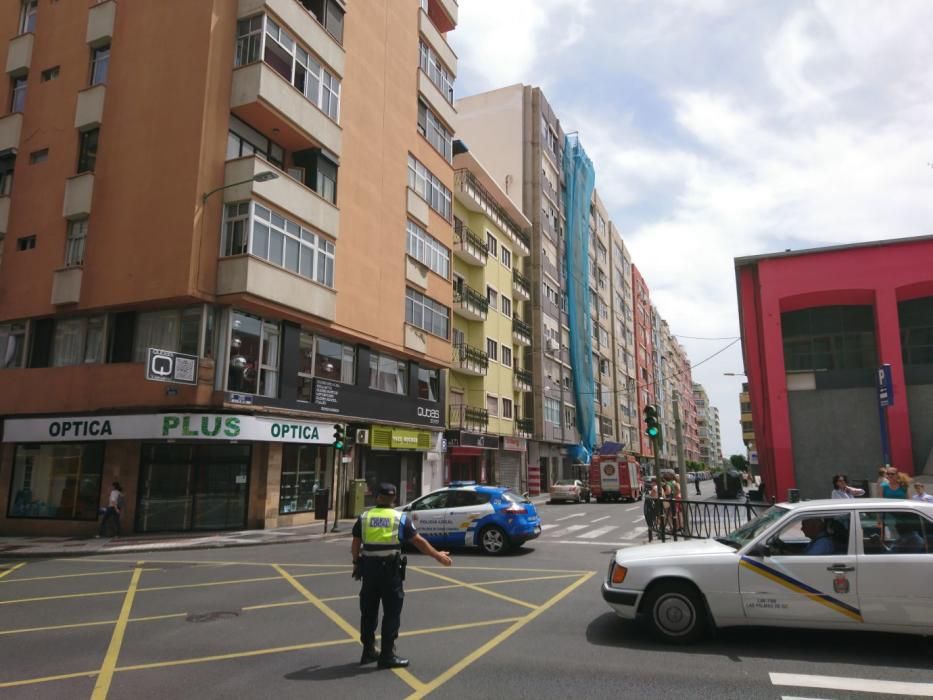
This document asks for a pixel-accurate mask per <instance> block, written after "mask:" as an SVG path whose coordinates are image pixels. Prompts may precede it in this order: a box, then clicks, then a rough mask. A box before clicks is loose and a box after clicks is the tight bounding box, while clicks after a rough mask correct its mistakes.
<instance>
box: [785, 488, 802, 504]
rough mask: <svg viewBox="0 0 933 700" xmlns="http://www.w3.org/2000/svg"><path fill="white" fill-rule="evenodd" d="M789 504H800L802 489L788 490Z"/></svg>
mask: <svg viewBox="0 0 933 700" xmlns="http://www.w3.org/2000/svg"><path fill="white" fill-rule="evenodd" d="M787 502H788V503H799V502H800V489H787Z"/></svg>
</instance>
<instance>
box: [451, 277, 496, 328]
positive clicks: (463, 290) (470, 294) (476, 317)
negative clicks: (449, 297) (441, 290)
mask: <svg viewBox="0 0 933 700" xmlns="http://www.w3.org/2000/svg"><path fill="white" fill-rule="evenodd" d="M454 313H455V314H457V315H458V316H462V317H463V318H465V319H468V320H470V321H485V320H486V315H487V314H488V313H489V302H488V301H487V299H486V297H485V296H483V295H482V294H480V293H479V292H477V291H476V290H475V289H473V288H472V287H469V286H467V285H465V284H461V285H459V286H455V287H454Z"/></svg>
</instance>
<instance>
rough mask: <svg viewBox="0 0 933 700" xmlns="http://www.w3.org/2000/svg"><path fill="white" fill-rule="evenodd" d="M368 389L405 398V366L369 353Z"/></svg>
mask: <svg viewBox="0 0 933 700" xmlns="http://www.w3.org/2000/svg"><path fill="white" fill-rule="evenodd" d="M369 388H370V389H376V390H378V391H387V392H389V393H390V394H400V395H402V396H405V395H406V394H408V366H407V364H406V363H405V362H404V361H403V360H397V359H395V358H394V357H390V356H388V355H382V354H380V353H378V352H372V353H370V355H369Z"/></svg>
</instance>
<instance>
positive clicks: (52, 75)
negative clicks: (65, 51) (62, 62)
mask: <svg viewBox="0 0 933 700" xmlns="http://www.w3.org/2000/svg"><path fill="white" fill-rule="evenodd" d="M60 73H61V70H60V68H59V67H58V66H52V67H51V68H46V69H45V70H44V71H42V74H41V80H42V82H43V83H47V82H49V81H50V80H56V79H57V78H58V76H59V75H60Z"/></svg>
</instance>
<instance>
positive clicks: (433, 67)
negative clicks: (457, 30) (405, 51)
mask: <svg viewBox="0 0 933 700" xmlns="http://www.w3.org/2000/svg"><path fill="white" fill-rule="evenodd" d="M420 50H421V70H423V71H424V72H425V74H426V75H427V76H428V78H429V79H430V80H431V82H432V83H434V87H436V88H437V89H438V90H440V93H441V95H443V96H444V99H445V100H447V101H448V102H449V103H450V104H453V103H454V79H453V76H452V75H451V73H450V71H449V70H447V67H446V66H445V65H444V64H443V63H441V60H440V58H438V56H437V54H436V53H434V49H432V48H431V47H430V46H428V45H427V44H426V43H424V41H422V42H421V49H420Z"/></svg>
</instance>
